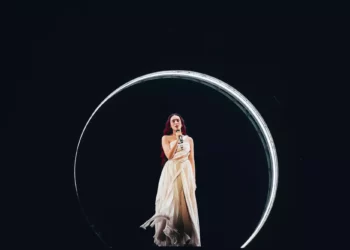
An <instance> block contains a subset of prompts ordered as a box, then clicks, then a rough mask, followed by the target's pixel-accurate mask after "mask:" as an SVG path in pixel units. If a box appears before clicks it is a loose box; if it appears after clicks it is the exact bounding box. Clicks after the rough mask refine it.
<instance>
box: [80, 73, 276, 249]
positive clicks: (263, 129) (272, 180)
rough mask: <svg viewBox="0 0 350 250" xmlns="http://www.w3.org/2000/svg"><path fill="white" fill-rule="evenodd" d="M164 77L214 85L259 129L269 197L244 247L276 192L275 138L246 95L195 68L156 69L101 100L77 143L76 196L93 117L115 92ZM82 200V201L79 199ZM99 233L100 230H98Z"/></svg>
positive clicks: (260, 226)
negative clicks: (83, 145) (86, 134)
mask: <svg viewBox="0 0 350 250" xmlns="http://www.w3.org/2000/svg"><path fill="white" fill-rule="evenodd" d="M162 78H181V79H186V80H191V81H195V82H199V83H202V84H204V85H207V86H209V87H211V88H214V89H215V90H217V91H219V92H221V93H222V94H224V95H225V96H227V97H228V98H229V99H230V100H231V101H233V102H235V103H236V104H237V105H238V107H240V108H241V110H242V111H243V112H244V113H245V114H246V115H247V116H248V118H249V119H250V121H251V122H252V123H253V125H254V127H255V128H256V130H257V132H258V134H259V136H260V138H261V140H262V143H263V145H264V148H265V152H266V155H267V160H268V166H269V191H268V196H267V201H266V205H265V208H264V211H263V215H262V217H261V219H260V221H259V223H258V225H257V227H256V228H255V230H254V232H253V233H252V234H251V236H250V237H249V238H248V239H247V240H246V242H245V243H244V244H243V245H242V246H241V248H245V247H246V246H247V245H248V244H249V243H250V242H251V241H252V240H253V239H254V237H255V236H256V235H257V234H258V233H259V231H260V230H261V228H262V227H263V225H264V223H265V222H266V220H267V218H268V216H269V214H270V212H271V209H272V206H273V203H274V200H275V197H276V192H277V185H278V160H277V152H276V148H275V144H274V141H273V139H272V136H271V133H270V131H269V129H268V127H267V125H266V123H265V121H264V119H263V118H262V117H261V115H260V113H259V112H258V111H257V110H256V109H255V107H254V106H253V104H251V103H250V101H249V100H248V99H247V98H245V97H244V96H243V95H242V94H241V93H240V92H238V91H237V90H236V89H234V88H233V87H232V86H230V85H228V84H226V83H224V82H223V81H220V80H218V79H216V78H214V77H211V76H208V75H205V74H202V73H198V72H193V71H184V70H170V71H160V72H155V73H151V74H147V75H143V76H140V77H138V78H135V79H133V80H131V81H129V82H127V83H125V84H124V85H122V86H120V87H119V88H118V89H116V90H115V91H113V92H112V93H111V94H110V95H109V96H107V97H106V98H105V99H104V100H103V101H102V102H101V103H100V105H98V107H97V108H96V109H95V110H94V112H93V113H92V115H91V116H90V118H89V120H88V121H87V123H86V124H85V127H84V129H83V131H82V133H81V135H80V138H79V142H78V146H77V149H76V153H75V159H74V182H75V189H76V193H77V197H78V200H79V195H78V187H77V181H76V180H77V179H76V163H77V156H78V150H79V145H80V142H81V139H82V137H83V135H84V132H85V130H86V128H87V126H88V124H89V122H90V120H91V119H92V117H93V116H94V115H95V113H96V112H97V111H98V110H99V108H100V107H101V106H102V105H103V104H104V103H105V102H107V101H108V100H109V99H110V98H112V97H113V96H114V95H116V94H117V93H118V92H121V91H122V90H124V89H127V88H129V87H131V86H133V85H136V84H139V83H142V82H145V81H149V80H155V79H162ZM79 202H80V200H79ZM96 234H97V235H98V236H100V235H99V233H96Z"/></svg>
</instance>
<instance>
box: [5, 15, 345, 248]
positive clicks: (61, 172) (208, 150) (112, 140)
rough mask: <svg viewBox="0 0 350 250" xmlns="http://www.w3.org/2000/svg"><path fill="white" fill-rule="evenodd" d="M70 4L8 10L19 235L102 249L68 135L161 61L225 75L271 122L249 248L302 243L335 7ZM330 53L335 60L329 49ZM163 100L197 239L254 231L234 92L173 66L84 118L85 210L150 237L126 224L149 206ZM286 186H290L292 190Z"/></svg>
mask: <svg viewBox="0 0 350 250" xmlns="http://www.w3.org/2000/svg"><path fill="white" fill-rule="evenodd" d="M70 11H71V10H69V9H68V10H66V12H65V11H63V12H62V13H61V15H60V17H35V18H33V17H21V18H18V19H16V20H15V21H14V24H16V25H18V29H17V30H16V34H15V36H13V37H14V38H15V39H14V43H13V45H15V46H16V48H17V49H16V53H15V55H16V58H18V61H17V65H18V67H17V70H16V72H15V77H14V78H15V80H16V107H15V112H13V113H12V114H10V125H12V128H14V129H15V134H14V135H15V138H16V141H18V142H20V143H18V144H17V145H16V147H17V148H16V150H17V152H21V155H17V156H16V157H15V162H16V165H17V166H25V167H24V170H23V172H22V173H23V174H22V175H20V178H21V181H23V182H22V183H25V188H23V189H21V190H20V192H21V194H22V195H21V197H22V196H23V199H20V200H19V205H18V206H17V207H18V211H19V212H18V214H19V215H21V216H22V217H23V220H21V221H20V224H19V225H21V226H19V227H20V229H21V232H23V234H24V235H26V236H27V237H26V239H28V240H25V241H24V240H23V241H24V242H25V244H27V245H33V246H35V247H36V248H40V249H41V248H45V249H56V248H57V249H104V245H103V243H102V242H101V241H100V240H99V238H98V237H97V236H96V235H95V234H94V233H93V230H91V228H89V224H88V223H87V221H86V220H85V217H84V216H83V214H82V213H81V210H80V206H79V203H78V200H77V196H76V193H75V187H74V179H73V163H74V155H75V150H76V146H77V143H78V139H79V136H80V134H81V132H82V129H83V127H84V125H85V123H86V122H87V119H88V118H89V117H90V115H91V114H92V112H93V111H94V110H95V108H96V107H97V106H98V105H99V104H100V102H101V101H102V100H103V99H104V98H105V97H106V96H107V95H109V94H110V93H111V92H112V91H113V90H115V89H116V88H117V87H118V86H120V85H122V84H124V83H125V82H127V81H129V80H131V79H133V78H135V77H138V76H141V75H143V74H147V73H151V72H155V71H160V70H171V69H184V70H192V71H197V72H201V73H204V74H208V75H211V76H213V77H216V78H218V79H220V80H222V81H224V82H227V83H228V84H231V85H232V86H233V87H234V88H236V89H237V90H238V91H240V92H241V93H242V94H243V95H245V96H246V97H247V98H248V99H249V100H250V101H251V102H252V103H253V105H254V106H255V107H256V108H257V110H258V111H259V112H260V113H261V115H262V116H263V118H264V119H265V121H266V123H267V125H268V126H269V128H270V130H271V133H272V136H273V138H274V140H275V143H276V147H277V152H278V157H279V164H280V179H279V181H280V182H279V187H278V193H277V197H276V201H275V204H274V207H273V209H272V212H271V215H270V217H269V219H268V221H267V222H266V224H265V225H264V227H263V228H262V230H261V231H260V233H259V234H258V236H257V237H256V238H255V239H254V240H253V241H252V242H251V243H250V244H249V245H248V248H249V249H269V248H274V249H287V248H288V249H289V248H295V247H297V246H300V245H303V246H306V247H308V246H309V244H308V242H309V239H310V238H312V239H316V238H317V240H318V243H321V244H323V241H322V240H323V239H322V238H320V237H319V234H317V233H316V231H315V230H314V227H315V224H313V223H312V222H313V219H314V218H316V219H317V218H318V216H319V215H320V214H321V212H319V211H318V210H317V209H316V210H311V209H308V208H309V206H308V205H309V204H312V203H313V201H314V199H315V198H317V197H318V194H316V193H315V191H314V190H315V189H312V190H313V191H306V190H304V185H305V182H304V180H305V179H304V178H301V176H304V175H303V173H304V172H303V171H305V169H307V170H309V172H307V174H308V175H307V177H308V178H309V177H312V179H313V181H314V180H315V179H316V178H315V177H317V176H318V175H319V173H318V171H319V169H318V167H319V166H320V165H322V163H321V162H320V161H317V162H315V161H312V160H310V159H309V156H310V155H313V156H314V155H322V152H323V151H322V150H318V149H319V148H322V147H321V146H320V145H318V147H317V149H316V146H314V139H317V138H318V135H319V132H320V131H321V129H320V128H319V127H317V126H314V125H313V124H312V123H310V121H312V120H313V119H316V118H317V117H318V115H319V114H320V113H321V112H327V109H326V108H327V106H326V105H324V104H325V102H322V101H320V100H322V94H326V93H329V91H330V90H327V89H326V88H325V87H324V86H325V85H326V84H332V83H335V82H339V81H343V80H342V78H341V75H340V74H337V73H340V72H342V71H343V70H344V69H346V67H347V66H346V64H344V63H342V61H341V59H342V55H344V53H345V51H344V50H342V49H341V48H342V46H343V45H344V44H346V43H345V36H344V35H343V32H339V31H340V30H342V27H343V26H341V24H342V23H344V19H341V18H338V19H332V22H331V20H329V19H321V18H319V19H315V18H283V19H282V18H281V19H278V20H277V19H276V18H267V19H253V18H248V17H246V18H236V19H232V20H231V19H230V20H229V19H226V20H223V22H222V23H219V21H220V20H221V19H219V20H217V22H218V24H216V23H214V22H212V21H210V22H208V21H207V22H208V23H209V24H207V23H201V25H199V26H195V27H196V28H193V27H189V26H188V22H187V19H186V20H184V19H183V18H182V19H181V20H180V19H171V18H169V19H166V20H167V21H168V22H167V23H165V22H163V21H164V17H163V18H156V17H152V18H151V17H149V18H141V17H138V18H139V19H137V18H136V17H135V18H134V19H135V20H140V21H138V22H135V23H133V22H131V21H130V18H129V19H128V18H124V19H122V18H112V17H109V18H107V17H104V18H102V17H72V16H70V15H71V14H72V13H71V12H70ZM73 12H74V11H73ZM145 20H147V23H146V21H145ZM198 23H199V21H198V20H197V21H196V24H198ZM219 27H220V28H219ZM330 37H332V38H334V39H330ZM334 40H336V41H337V42H334ZM332 41H333V43H332ZM335 45H337V46H335ZM330 47H331V48H332V49H330ZM334 58H338V60H337V61H334V60H330V59H334ZM321 92H322V94H321ZM319 105H324V106H322V108H320V107H321V106H319ZM172 112H179V113H180V114H182V115H183V116H184V119H185V121H186V123H187V126H188V133H189V135H190V136H192V137H193V138H194V140H195V147H196V166H197V174H198V177H197V178H198V189H197V196H198V202H199V209H200V211H199V215H200V223H201V230H202V232H201V233H202V242H203V245H206V246H208V247H214V248H215V247H217V246H232V247H237V248H238V247H239V246H241V245H242V244H243V243H244V241H245V240H246V239H247V238H248V236H249V235H250V234H251V233H252V232H253V230H254V228H255V226H256V224H257V222H258V220H259V218H260V215H261V212H262V209H263V206H264V203H265V198H266V197H265V195H266V189H267V165H266V159H265V156H264V152H263V148H262V144H261V142H260V141H259V138H258V136H257V134H256V132H255V130H254V128H253V126H252V125H251V124H250V123H249V121H248V119H247V118H246V117H245V116H244V115H243V113H242V112H241V111H240V110H239V109H238V108H237V107H236V106H235V105H234V104H232V103H230V102H229V101H228V100H227V99H226V98H225V97H223V96H221V94H219V93H217V92H215V91H214V90H212V89H210V88H208V87H205V86H202V85H200V84H199V83H192V82H187V81H184V80H157V81H154V82H150V83H147V84H141V85H138V86H135V87H132V88H130V89H127V90H126V91H123V93H122V94H120V95H118V96H117V97H114V98H112V100H110V101H109V102H107V103H106V104H105V105H104V106H103V107H102V108H101V110H100V111H99V112H98V113H97V114H96V116H95V117H94V119H93V120H92V122H91V125H89V127H88V129H87V131H86V135H85V136H84V138H83V140H82V145H81V153H80V154H79V158H78V165H77V176H78V186H79V192H80V193H79V194H80V197H81V201H82V205H83V207H84V208H85V209H86V210H85V211H86V213H87V214H88V216H89V218H90V220H91V221H90V222H91V224H93V225H94V228H95V229H96V230H97V231H99V232H101V235H102V237H103V239H106V241H107V242H112V243H111V244H112V245H113V246H120V248H125V247H134V246H136V247H148V246H152V243H153V242H152V240H153V239H152V235H153V234H152V233H153V229H148V230H147V231H143V230H142V229H140V228H139V225H141V224H142V223H143V222H144V221H145V220H147V219H148V218H149V217H151V216H152V215H153V212H154V211H153V210H154V198H155V192H156V185H157V181H158V178H159V175H160V171H161V166H160V158H159V154H160V138H161V135H162V134H161V133H162V130H163V127H164V123H165V121H166V118H167V116H168V115H169V114H170V113H172ZM335 113H336V112H329V111H328V112H327V114H328V115H330V116H331V115H334V114H335ZM311 145H312V147H311ZM310 166H311V167H312V172H311V170H310ZM306 167H308V168H306ZM311 173H312V174H311ZM309 183H310V182H309ZM308 185H309V186H313V185H310V184H308ZM297 190H298V191H299V190H302V192H300V193H299V195H298V199H297ZM306 211H307V212H308V217H307V220H304V218H305V212H306ZM313 216H314V217H313ZM22 217H21V218H22ZM316 225H317V224H316ZM310 229H313V230H310ZM316 230H317V229H316ZM305 231H308V236H307V237H304V232H305ZM220 237H221V238H220ZM313 243H315V241H313Z"/></svg>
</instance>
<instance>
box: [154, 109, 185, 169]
mask: <svg viewBox="0 0 350 250" xmlns="http://www.w3.org/2000/svg"><path fill="white" fill-rule="evenodd" d="M174 115H177V116H178V117H180V120H181V123H182V126H181V133H182V134H183V135H187V131H186V125H185V120H184V119H183V118H182V116H181V115H179V114H178V113H173V114H171V115H169V117H168V120H167V121H166V123H165V128H164V130H163V135H171V134H172V133H173V129H172V128H171V125H170V119H171V117H173V116H174ZM160 150H161V154H160V158H161V159H162V163H161V165H162V166H163V165H164V164H165V162H166V155H165V153H164V150H163V147H162V146H161V147H160Z"/></svg>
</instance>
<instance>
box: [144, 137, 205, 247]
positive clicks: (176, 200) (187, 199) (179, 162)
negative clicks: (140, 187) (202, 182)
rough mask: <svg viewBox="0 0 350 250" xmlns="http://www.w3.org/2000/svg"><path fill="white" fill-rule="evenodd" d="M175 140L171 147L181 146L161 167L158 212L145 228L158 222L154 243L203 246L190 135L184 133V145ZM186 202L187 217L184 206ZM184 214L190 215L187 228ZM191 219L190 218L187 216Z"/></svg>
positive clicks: (157, 199)
mask: <svg viewBox="0 0 350 250" xmlns="http://www.w3.org/2000/svg"><path fill="white" fill-rule="evenodd" d="M175 142H176V141H172V142H171V143H170V148H173V147H174V146H177V147H178V149H177V151H176V153H175V155H174V157H173V158H172V159H171V160H168V161H167V162H166V163H165V165H164V167H163V170H162V173H161V176H160V179H159V183H158V191H157V195H156V203H155V214H154V216H152V217H151V218H150V219H149V220H148V221H146V222H145V223H144V224H143V225H141V227H142V228H144V229H146V228H147V227H148V226H149V225H150V226H151V227H153V226H155V234H154V236H153V238H154V243H155V244H156V245H158V246H184V245H185V244H186V243H187V244H188V245H190V246H201V240H200V229H199V218H198V208H197V200H196V194H195V191H196V188H197V187H196V183H195V178H194V174H193V169H192V165H191V163H190V161H189V159H188V156H189V154H190V150H191V147H190V143H189V141H188V136H186V135H185V136H184V137H183V144H182V149H181V146H180V144H177V145H175V144H176V143H175ZM184 205H186V206H187V209H186V210H187V212H186V214H185V215H186V217H185V215H184V212H183V211H184V209H183V206H184ZM184 218H189V220H190V222H189V223H187V225H188V224H190V225H191V227H190V231H189V230H188V227H187V232H186V230H185V229H184V226H183V225H184V222H183V221H184ZM187 221H188V220H187Z"/></svg>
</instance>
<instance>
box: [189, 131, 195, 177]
mask: <svg viewBox="0 0 350 250" xmlns="http://www.w3.org/2000/svg"><path fill="white" fill-rule="evenodd" d="M188 139H189V141H190V146H191V151H190V155H189V156H188V159H189V161H190V162H191V165H192V170H193V175H194V179H196V167H195V164H194V143H193V139H192V138H191V137H189V138H188Z"/></svg>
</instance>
